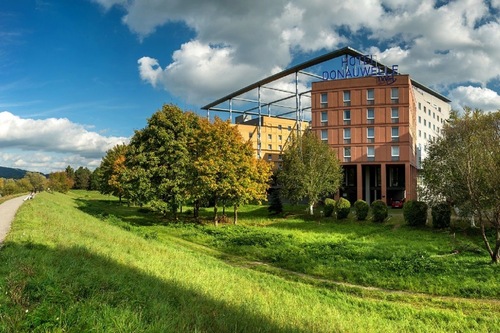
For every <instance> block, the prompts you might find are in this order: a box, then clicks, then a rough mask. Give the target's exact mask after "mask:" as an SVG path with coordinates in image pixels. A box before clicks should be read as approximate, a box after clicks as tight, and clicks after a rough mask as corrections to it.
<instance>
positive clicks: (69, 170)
mask: <svg viewBox="0 0 500 333" xmlns="http://www.w3.org/2000/svg"><path fill="white" fill-rule="evenodd" d="M65 171H66V176H67V177H68V178H69V179H70V180H71V181H72V182H73V185H74V184H75V169H73V168H72V167H71V165H68V166H67V167H66V170H65Z"/></svg>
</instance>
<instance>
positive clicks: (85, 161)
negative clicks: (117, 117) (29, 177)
mask: <svg viewBox="0 0 500 333" xmlns="http://www.w3.org/2000/svg"><path fill="white" fill-rule="evenodd" d="M123 142H128V139H127V138H124V137H105V136H102V135H100V134H98V133H95V132H91V131H88V130H87V129H86V128H85V127H84V126H82V125H80V124H75V123H72V122H71V121H69V120H68V119H65V118H48V119H26V118H21V117H18V116H16V115H14V114H12V113H10V112H7V111H4V112H0V146H1V147H2V154H0V165H2V166H7V167H8V166H12V167H17V168H22V167H23V166H26V167H28V166H30V167H31V168H40V169H38V170H33V171H41V172H50V171H55V170H61V168H62V169H64V168H65V167H66V166H67V165H74V164H72V163H73V162H76V166H77V167H78V166H87V167H89V168H92V167H96V166H98V165H99V161H100V159H101V158H102V157H103V156H104V154H105V152H106V151H107V150H109V149H110V148H112V147H113V146H115V145H116V144H120V143H123Z"/></svg>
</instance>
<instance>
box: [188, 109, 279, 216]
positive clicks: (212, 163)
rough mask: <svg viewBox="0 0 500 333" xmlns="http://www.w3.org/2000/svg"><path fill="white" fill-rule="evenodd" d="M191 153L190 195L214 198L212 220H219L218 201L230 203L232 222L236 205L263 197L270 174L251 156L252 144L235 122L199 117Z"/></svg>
mask: <svg viewBox="0 0 500 333" xmlns="http://www.w3.org/2000/svg"><path fill="white" fill-rule="evenodd" d="M198 125H199V128H198V130H197V132H196V135H195V137H196V138H197V140H195V142H194V143H193V146H192V150H191V156H192V158H193V169H192V171H191V173H190V174H191V186H190V189H191V192H190V193H191V197H192V198H193V199H194V200H195V217H196V216H197V204H196V202H197V201H199V200H203V198H205V199H206V198H210V199H212V200H213V202H214V222H215V223H216V224H217V220H218V216H217V214H218V205H219V204H221V203H222V205H223V206H225V205H227V204H232V205H233V207H234V223H237V220H238V207H239V206H240V205H241V204H245V203H247V202H249V201H252V200H264V199H265V198H266V190H267V188H268V181H269V177H270V175H271V168H270V166H269V164H268V163H267V162H265V161H262V160H257V159H256V158H255V157H254V154H253V150H252V147H251V146H250V144H249V143H247V142H244V140H243V138H242V137H241V134H240V133H239V131H238V129H237V128H236V127H235V126H231V124H230V123H229V122H228V121H222V120H221V119H219V118H215V120H214V122H213V123H210V122H209V121H208V120H206V119H200V120H199V123H198Z"/></svg>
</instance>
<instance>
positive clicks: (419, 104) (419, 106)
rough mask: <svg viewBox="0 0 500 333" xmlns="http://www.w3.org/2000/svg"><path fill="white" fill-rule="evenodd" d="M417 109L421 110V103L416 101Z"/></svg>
mask: <svg viewBox="0 0 500 333" xmlns="http://www.w3.org/2000/svg"><path fill="white" fill-rule="evenodd" d="M418 109H419V110H422V103H420V102H418Z"/></svg>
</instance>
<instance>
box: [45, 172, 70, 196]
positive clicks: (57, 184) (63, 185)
mask: <svg viewBox="0 0 500 333" xmlns="http://www.w3.org/2000/svg"><path fill="white" fill-rule="evenodd" d="M49 186H50V188H51V189H52V190H54V191H57V192H61V193H66V192H68V191H69V190H70V189H71V188H72V187H73V180H72V179H71V178H69V177H68V174H67V172H66V171H59V172H52V173H50V174H49Z"/></svg>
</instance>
